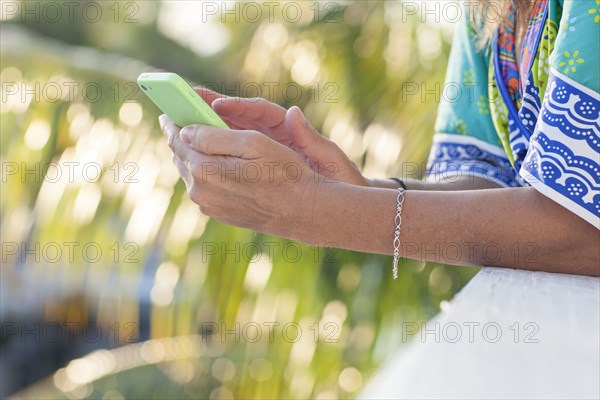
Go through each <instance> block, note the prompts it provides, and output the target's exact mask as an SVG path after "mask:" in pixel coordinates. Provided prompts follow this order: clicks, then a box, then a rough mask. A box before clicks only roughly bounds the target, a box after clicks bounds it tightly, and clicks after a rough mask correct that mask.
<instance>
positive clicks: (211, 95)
mask: <svg viewBox="0 0 600 400" xmlns="http://www.w3.org/2000/svg"><path fill="white" fill-rule="evenodd" d="M194 91H196V93H198V94H199V95H200V97H202V100H204V101H205V102H206V103H207V104H208V105H212V103H213V101H215V100H216V99H220V98H226V97H228V96H226V95H224V94H221V93H218V92H215V91H214V90H210V89H208V88H205V87H203V86H198V87H195V88H194Z"/></svg>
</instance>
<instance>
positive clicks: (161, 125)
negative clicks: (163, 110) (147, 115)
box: [158, 114, 166, 128]
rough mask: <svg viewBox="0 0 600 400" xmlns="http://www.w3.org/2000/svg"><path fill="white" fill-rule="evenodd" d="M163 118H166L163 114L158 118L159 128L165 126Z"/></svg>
mask: <svg viewBox="0 0 600 400" xmlns="http://www.w3.org/2000/svg"><path fill="white" fill-rule="evenodd" d="M165 117H166V115H165V114H161V115H159V116H158V125H160V127H161V128H162V127H163V125H164V124H165Z"/></svg>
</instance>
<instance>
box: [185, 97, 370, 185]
mask: <svg viewBox="0 0 600 400" xmlns="http://www.w3.org/2000/svg"><path fill="white" fill-rule="evenodd" d="M196 92H197V93H198V94H199V95H200V96H201V97H202V98H203V99H204V101H206V102H207V103H208V104H211V105H212V108H213V109H214V110H215V112H216V113H217V114H219V116H220V117H221V118H222V119H223V120H224V121H225V122H226V123H227V125H229V126H230V127H231V128H232V129H237V130H254V131H258V132H261V133H263V134H264V135H266V136H268V137H269V138H271V139H273V140H275V141H277V142H279V143H281V144H283V145H285V146H287V147H289V148H290V149H292V150H294V151H295V152H296V153H298V155H300V157H302V159H303V160H304V162H305V163H306V165H308V166H309V167H310V168H311V169H312V170H313V171H316V172H317V173H319V174H321V175H323V176H325V177H327V178H329V179H335V180H339V181H342V182H345V183H350V184H353V185H360V186H368V185H369V182H368V181H367V179H365V178H364V177H363V176H362V174H361V173H360V171H359V170H358V168H357V167H356V164H354V163H353V162H352V161H351V160H350V159H349V158H348V157H347V156H346V154H344V152H343V151H342V150H341V149H340V148H339V147H338V146H337V145H336V144H335V143H334V142H332V141H331V140H329V139H327V138H326V137H324V136H322V135H321V134H320V133H319V132H317V131H316V130H315V129H314V128H313V127H312V126H311V125H310V122H309V121H308V120H307V119H306V118H305V117H304V115H303V114H302V111H301V110H300V109H299V108H298V107H296V106H294V107H292V108H290V109H289V110H287V111H286V110H285V109H284V108H283V107H280V106H278V105H276V104H273V103H271V102H269V101H267V100H265V99H261V98H250V99H245V98H239V97H227V96H224V95H221V94H219V93H216V92H213V91H211V90H209V89H205V88H196Z"/></svg>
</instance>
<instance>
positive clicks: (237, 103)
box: [212, 97, 286, 129]
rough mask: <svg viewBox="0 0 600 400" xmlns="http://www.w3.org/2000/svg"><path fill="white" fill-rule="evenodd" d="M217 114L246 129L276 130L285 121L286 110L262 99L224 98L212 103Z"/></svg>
mask: <svg viewBox="0 0 600 400" xmlns="http://www.w3.org/2000/svg"><path fill="white" fill-rule="evenodd" d="M212 107H213V109H214V110H215V111H216V112H217V114H219V115H221V116H223V117H224V118H229V119H231V120H233V121H234V122H235V123H236V124H237V125H242V126H244V127H245V129H257V128H271V129H273V128H276V127H278V126H281V125H282V124H283V122H284V120H285V113H286V110H285V108H283V107H281V106H279V105H277V104H274V103H271V102H270V101H267V100H265V99H261V98H251V99H245V98H240V97H224V98H220V99H216V100H215V101H214V103H212Z"/></svg>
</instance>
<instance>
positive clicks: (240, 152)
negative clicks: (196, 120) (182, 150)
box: [180, 125, 264, 159]
mask: <svg viewBox="0 0 600 400" xmlns="http://www.w3.org/2000/svg"><path fill="white" fill-rule="evenodd" d="M180 135H181V141H182V142H183V143H184V144H187V145H188V146H189V148H191V149H193V150H196V151H198V152H200V153H203V154H206V155H222V156H230V157H238V158H243V159H253V158H255V157H258V154H257V153H258V152H257V151H256V143H254V142H255V141H257V140H260V139H259V138H260V137H264V136H263V135H260V134H258V132H254V131H234V130H231V129H223V128H215V127H212V126H208V125H190V126H186V127H185V128H183V129H182V130H181V133H180Z"/></svg>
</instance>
